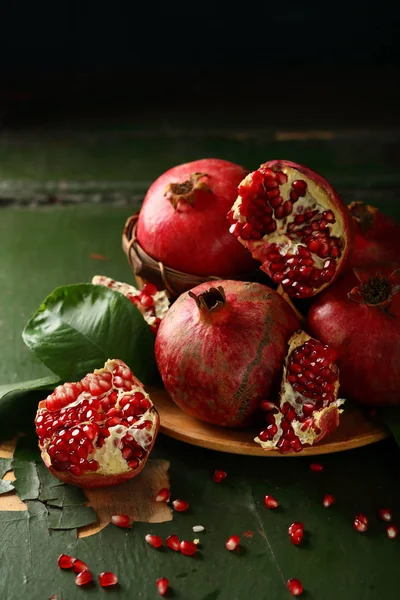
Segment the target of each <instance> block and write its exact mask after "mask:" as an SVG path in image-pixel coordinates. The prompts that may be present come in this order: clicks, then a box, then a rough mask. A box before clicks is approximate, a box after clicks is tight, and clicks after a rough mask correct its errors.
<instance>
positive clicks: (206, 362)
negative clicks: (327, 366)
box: [155, 281, 299, 427]
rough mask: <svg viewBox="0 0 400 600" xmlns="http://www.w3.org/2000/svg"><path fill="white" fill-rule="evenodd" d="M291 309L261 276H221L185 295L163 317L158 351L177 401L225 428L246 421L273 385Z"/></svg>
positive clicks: (291, 325)
mask: <svg viewBox="0 0 400 600" xmlns="http://www.w3.org/2000/svg"><path fill="white" fill-rule="evenodd" d="M298 327H299V321H298V319H297V317H296V315H295V314H294V312H293V310H292V308H291V307H290V306H289V305H288V304H287V303H286V302H285V301H284V300H283V299H282V298H281V296H280V295H279V294H277V293H276V292H275V291H274V290H272V289H270V288H268V287H266V286H264V285H261V284H259V283H243V282H239V281H215V282H210V283H204V284H201V285H199V286H197V287H195V288H193V289H192V290H191V291H190V292H188V293H184V294H182V295H181V296H180V297H179V298H178V299H177V300H176V302H175V303H174V304H173V305H172V306H171V308H170V310H169V311H168V313H167V315H166V316H165V317H164V319H163V320H162V321H161V324H160V328H159V330H158V334H157V337H156V344H155V352H156V360H157V365H158V369H159V371H160V374H161V377H162V379H163V382H164V385H165V388H166V390H167V392H168V394H169V395H170V397H171V398H172V400H173V401H174V402H175V403H176V404H177V405H178V406H179V407H180V408H181V409H182V410H184V411H185V412H186V413H188V414H189V415H191V416H193V417H196V418H198V419H200V420H203V421H207V422H209V423H213V424H215V425H220V426H224V427H240V426H243V425H246V424H247V423H248V422H249V421H250V420H251V419H252V417H253V415H254V413H255V412H256V411H257V410H258V408H259V404H260V402H261V400H266V399H267V397H268V396H269V395H272V394H273V392H274V391H275V388H276V385H277V383H278V379H279V376H280V373H281V368H282V362H283V359H284V356H285V350H286V343H287V341H288V339H289V337H290V335H291V334H292V333H293V331H295V330H296V329H297V328H298Z"/></svg>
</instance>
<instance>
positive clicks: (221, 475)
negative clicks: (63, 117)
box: [213, 469, 227, 483]
mask: <svg viewBox="0 0 400 600" xmlns="http://www.w3.org/2000/svg"><path fill="white" fill-rule="evenodd" d="M226 477H227V473H226V472H225V471H220V470H219V469H216V470H215V471H214V473H213V481H215V483H221V481H223V480H224V479H225V478H226Z"/></svg>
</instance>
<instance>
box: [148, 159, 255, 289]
mask: <svg viewBox="0 0 400 600" xmlns="http://www.w3.org/2000/svg"><path fill="white" fill-rule="evenodd" d="M245 175H246V171H244V169H243V168H242V167H240V166H239V165H236V164H234V163H231V162H228V161H226V160H220V159H216V158H206V159H202V160H196V161H194V162H190V163H185V164H182V165H178V166H176V167H173V168H172V169H169V171H166V172H165V173H163V174H162V175H160V177H158V179H156V181H154V183H153V184H152V185H151V186H150V188H149V190H148V192H147V194H146V197H145V199H144V202H143V205H142V208H141V210H140V214H139V219H138V223H137V239H138V241H139V244H140V245H141V247H142V248H143V250H145V251H146V252H147V253H148V254H149V255H150V256H152V257H153V258H154V259H156V260H157V261H161V262H162V263H164V264H165V265H166V266H168V267H171V268H173V269H176V270H178V271H183V272H185V273H190V274H193V275H199V276H207V275H212V274H213V275H217V276H220V277H227V276H229V275H234V274H236V273H242V272H246V271H249V270H251V269H253V268H254V265H255V263H254V261H253V260H252V258H251V256H250V254H249V253H248V252H246V250H245V249H244V248H242V247H241V246H240V245H239V244H237V243H236V242H235V240H234V239H233V238H232V236H231V235H230V234H229V231H228V226H227V222H226V213H227V212H228V210H229V209H230V207H231V206H232V204H233V202H234V200H235V198H236V193H237V186H238V184H239V183H240V181H241V180H242V179H243V177H244V176H245Z"/></svg>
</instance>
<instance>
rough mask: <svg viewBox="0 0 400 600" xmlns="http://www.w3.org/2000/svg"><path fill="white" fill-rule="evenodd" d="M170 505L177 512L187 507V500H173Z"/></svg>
mask: <svg viewBox="0 0 400 600" xmlns="http://www.w3.org/2000/svg"><path fill="white" fill-rule="evenodd" d="M172 506H173V507H174V510H176V511H178V512H184V511H185V510H187V509H188V508H189V502H186V500H179V499H178V500H174V501H173V503H172Z"/></svg>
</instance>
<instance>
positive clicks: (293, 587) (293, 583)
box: [287, 579, 303, 596]
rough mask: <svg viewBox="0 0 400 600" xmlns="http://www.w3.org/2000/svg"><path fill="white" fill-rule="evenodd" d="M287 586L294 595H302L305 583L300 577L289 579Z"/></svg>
mask: <svg viewBox="0 0 400 600" xmlns="http://www.w3.org/2000/svg"><path fill="white" fill-rule="evenodd" d="M287 587H288V590H289V592H290V593H291V594H292V596H300V594H302V593H303V585H302V583H301V581H300V580H299V579H289V581H288V582H287Z"/></svg>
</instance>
